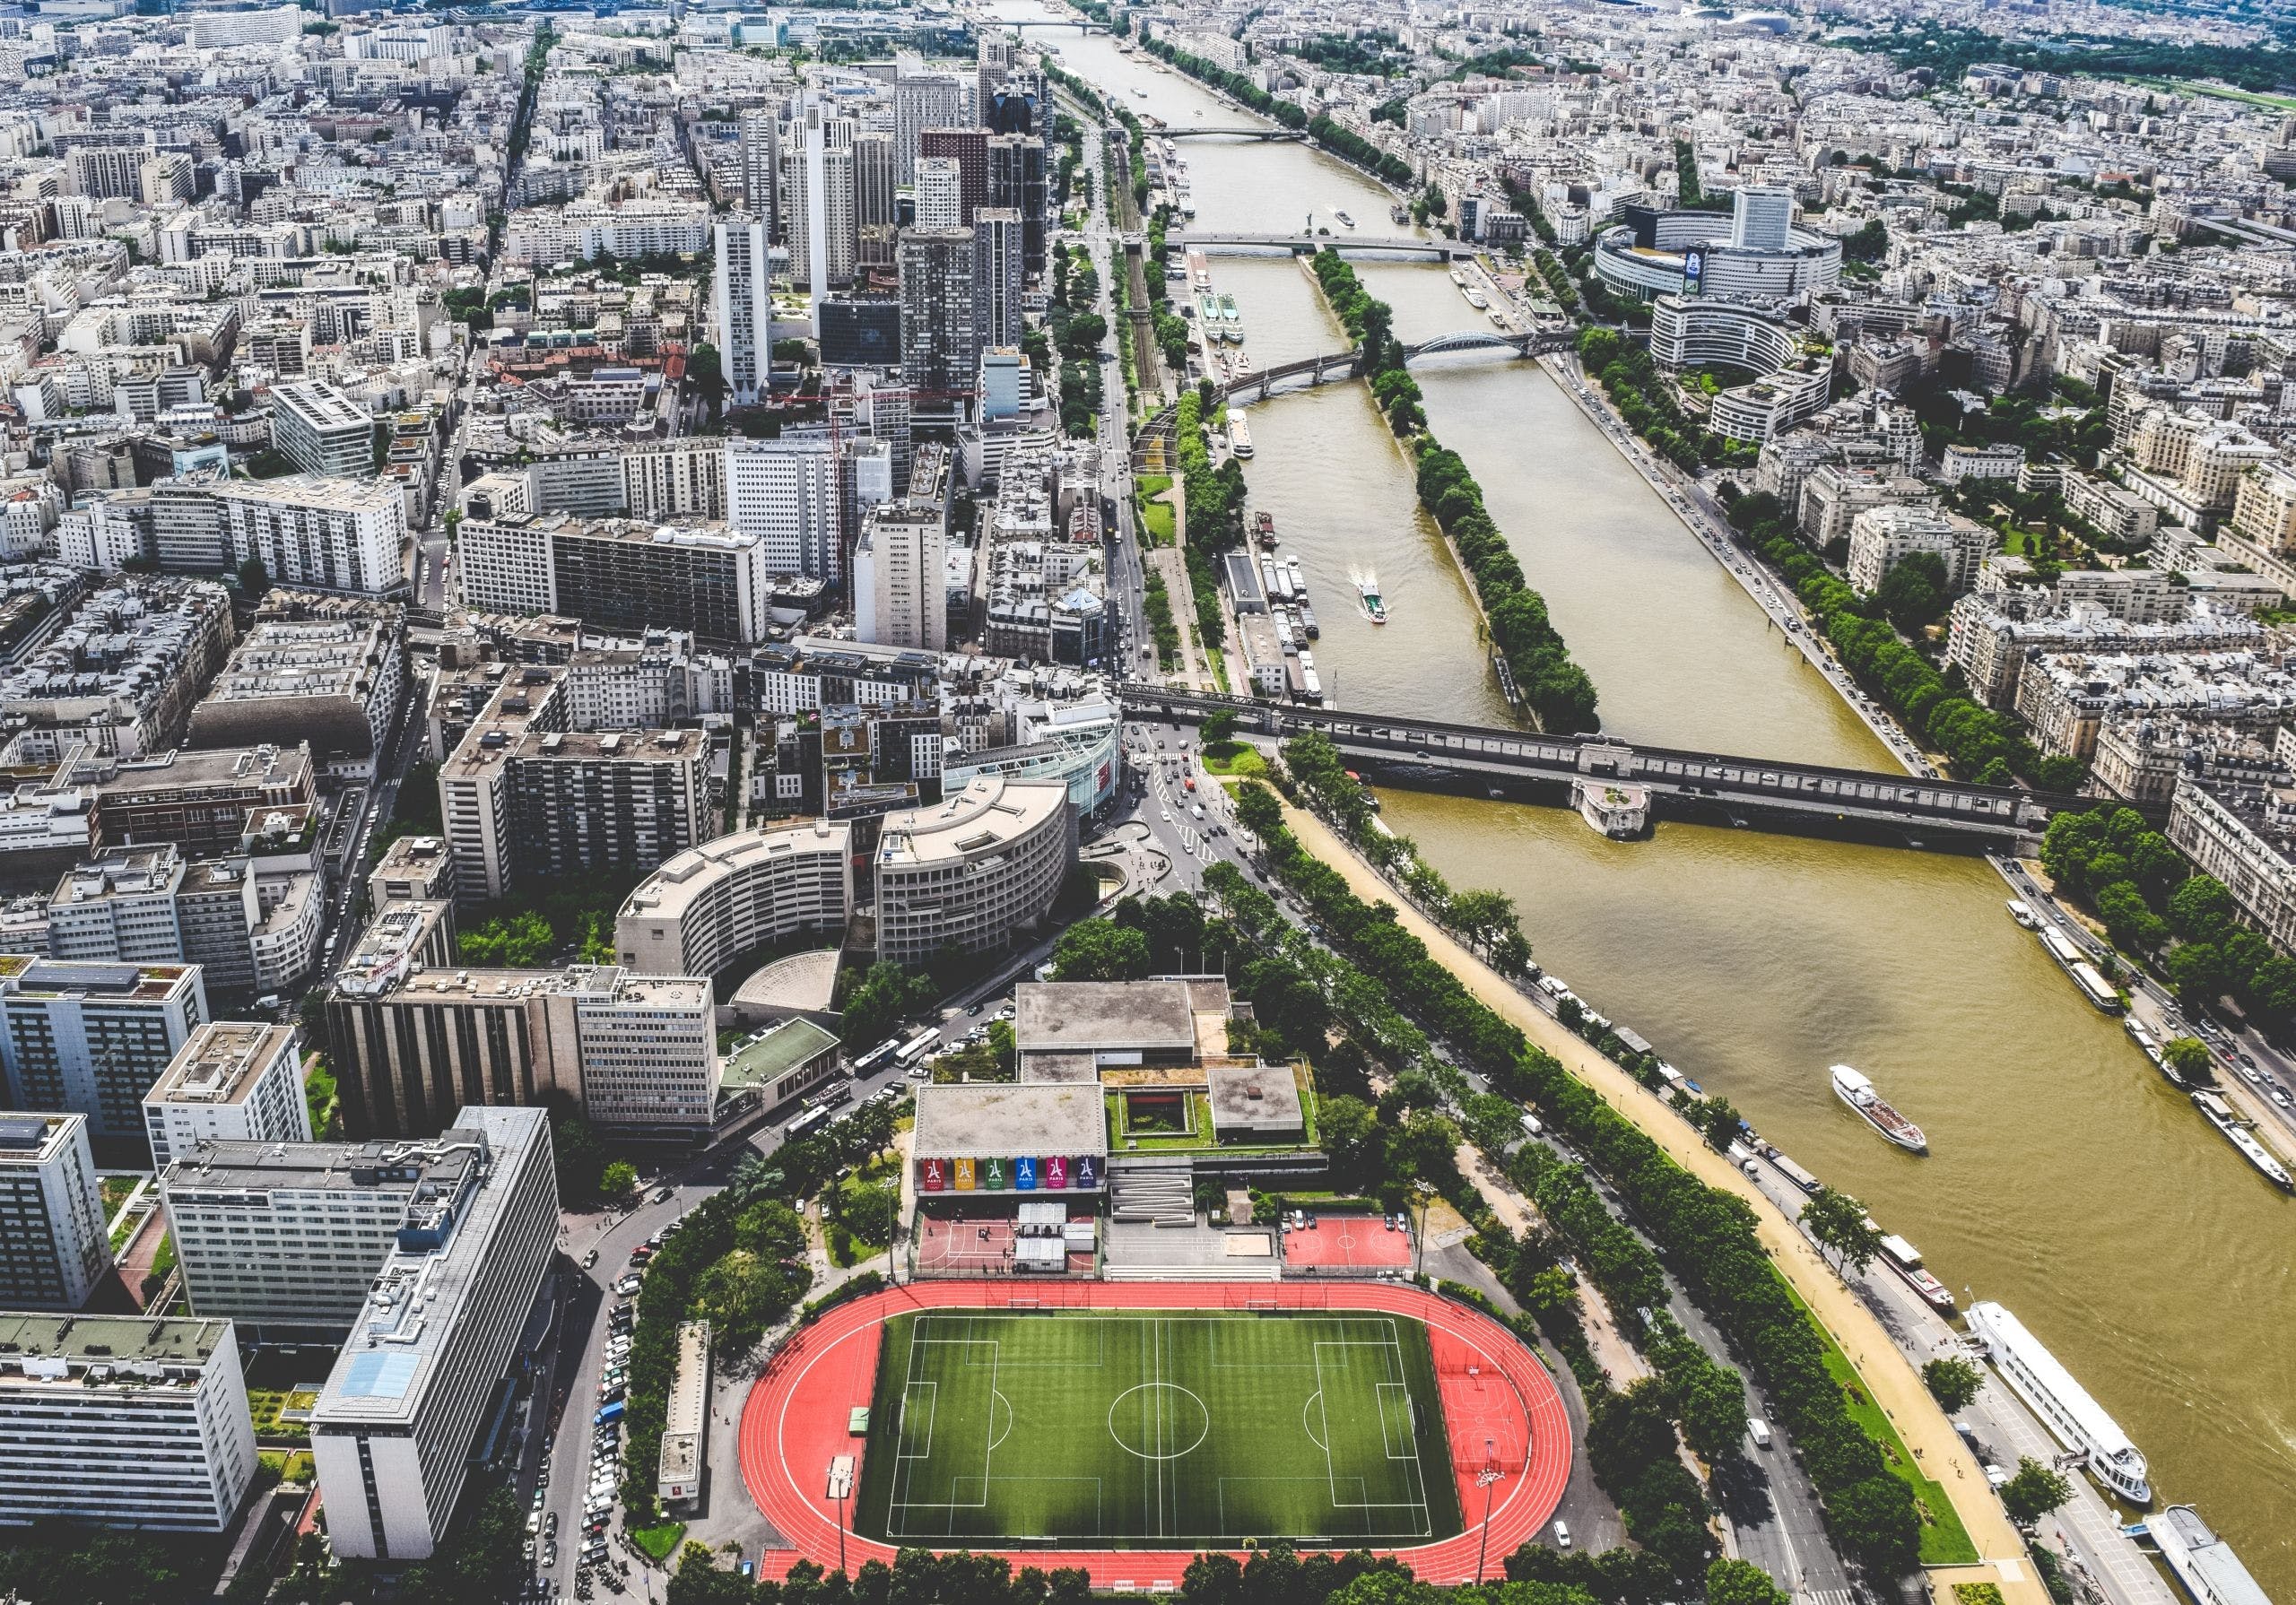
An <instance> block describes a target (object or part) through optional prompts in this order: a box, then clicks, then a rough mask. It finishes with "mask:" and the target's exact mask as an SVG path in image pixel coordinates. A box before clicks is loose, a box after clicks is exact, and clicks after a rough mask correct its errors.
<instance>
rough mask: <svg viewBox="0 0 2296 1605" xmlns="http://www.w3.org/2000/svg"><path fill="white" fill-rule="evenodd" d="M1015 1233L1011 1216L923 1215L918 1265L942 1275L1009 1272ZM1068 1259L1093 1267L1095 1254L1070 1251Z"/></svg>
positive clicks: (1084, 1267)
mask: <svg viewBox="0 0 2296 1605" xmlns="http://www.w3.org/2000/svg"><path fill="white" fill-rule="evenodd" d="M1080 1259H1081V1262H1080ZM1068 1262H1069V1264H1070V1266H1071V1267H1072V1268H1074V1269H1077V1270H1080V1271H1091V1268H1092V1256H1091V1255H1090V1254H1084V1255H1082V1256H1079V1255H1076V1254H1071V1255H1069V1256H1068ZM917 1268H918V1270H919V1271H926V1272H938V1273H940V1274H942V1275H951V1274H954V1275H961V1276H1009V1275H1011V1274H1012V1271H1013V1223H1012V1222H1011V1221H1010V1220H968V1219H964V1218H963V1217H961V1216H960V1217H957V1218H955V1219H947V1220H940V1219H934V1218H933V1217H932V1216H930V1215H920V1216H919V1217H918V1221H917Z"/></svg>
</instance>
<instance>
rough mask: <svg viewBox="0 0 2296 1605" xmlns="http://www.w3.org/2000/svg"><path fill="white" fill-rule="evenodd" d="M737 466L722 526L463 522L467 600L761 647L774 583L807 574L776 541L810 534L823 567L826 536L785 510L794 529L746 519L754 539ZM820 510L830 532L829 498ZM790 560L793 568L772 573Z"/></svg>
mask: <svg viewBox="0 0 2296 1605" xmlns="http://www.w3.org/2000/svg"><path fill="white" fill-rule="evenodd" d="M760 444H770V442H761V443H760ZM741 460H743V459H741V458H737V457H734V456H731V455H729V457H728V459H727V468H726V508H727V519H728V522H727V523H726V524H715V523H707V522H701V521H699V520H680V521H677V522H674V523H663V522H657V521H655V520H653V519H650V518H649V519H631V518H578V517H575V516H572V515H571V514H568V513H544V514H538V515H537V514H526V513H502V514H498V515H497V516H494V517H492V518H474V519H466V520H465V521H464V523H463V525H462V526H461V530H460V534H459V536H458V541H457V551H459V553H460V556H461V562H462V586H463V603H464V604H465V606H467V607H470V608H472V609H474V610H477V611H480V612H503V613H552V614H568V615H571V616H573V617H576V618H579V619H581V620H583V621H584V622H585V623H586V624H587V625H589V626H591V627H592V628H595V629H604V630H613V629H620V630H623V631H627V632H630V633H632V634H634V633H637V632H638V631H640V630H643V629H648V628H649V627H651V628H659V629H677V630H683V631H686V632H688V633H690V634H692V635H696V636H700V637H701V638H704V639H706V640H712V641H732V642H749V641H761V640H763V639H764V638H765V635H766V629H767V627H768V625H769V623H770V616H769V612H768V610H769V609H770V606H771V603H772V597H773V583H772V582H773V577H774V576H775V575H776V574H778V573H804V572H807V570H806V569H805V568H804V567H803V566H802V562H803V559H802V556H801V554H799V553H797V552H796V551H794V550H791V551H785V550H784V547H783V545H782V544H781V542H780V540H779V536H780V534H782V533H791V534H793V538H798V539H800V541H801V543H802V528H801V526H803V527H811V528H813V530H814V535H813V542H814V545H815V547H816V551H815V552H814V559H815V561H816V562H817V563H818V562H820V561H822V560H823V559H822V554H821V552H820V551H819V550H818V546H819V542H820V541H821V539H822V535H821V529H820V526H819V525H805V524H804V519H803V518H802V517H801V516H799V513H798V511H797V510H796V509H783V510H784V511H787V512H788V514H789V516H791V517H795V518H797V520H798V522H797V524H795V525H791V526H790V531H789V532H782V531H780V530H779V527H778V519H779V517H780V515H779V514H778V513H777V514H776V515H774V516H766V515H764V514H762V513H761V514H758V515H756V516H754V517H751V518H749V520H748V521H749V522H753V523H757V524H759V525H761V531H760V532H752V531H751V530H749V529H747V528H745V526H744V519H745V516H746V514H747V510H748V508H749V504H748V503H747V502H745V501H744V500H742V499H741V497H742V496H743V495H744V494H746V485H747V479H746V477H745V476H744V474H742V473H739V472H738V471H737V470H736V468H735V463H737V462H739V461H741ZM832 466H833V464H832ZM831 482H832V483H833V482H834V479H833V475H832V481H831ZM826 511H827V513H828V516H829V517H830V524H829V525H828V526H827V527H828V529H829V530H830V531H831V532H834V530H835V529H836V528H837V524H836V518H835V513H836V504H835V502H834V501H831V503H830V504H829V505H828V508H827V509H826ZM782 560H787V561H789V562H790V563H791V565H792V566H790V567H787V568H782V567H777V564H778V562H780V561H782Z"/></svg>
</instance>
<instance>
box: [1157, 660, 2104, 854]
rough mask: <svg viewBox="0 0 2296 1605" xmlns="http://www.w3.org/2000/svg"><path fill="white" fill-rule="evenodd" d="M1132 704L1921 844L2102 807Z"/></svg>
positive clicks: (1489, 776)
mask: <svg viewBox="0 0 2296 1605" xmlns="http://www.w3.org/2000/svg"><path fill="white" fill-rule="evenodd" d="M1123 698H1124V702H1125V705H1126V707H1130V708H1134V709H1136V710H1138V711H1140V712H1143V713H1146V714H1150V715H1153V716H1161V717H1164V718H1170V719H1177V720H1181V721H1185V722H1187V723H1189V724H1201V723H1202V722H1203V721H1204V718H1205V716H1207V715H1209V714H1212V713H1214V712H1219V711H1222V710H1226V711H1230V712H1232V713H1234V714H1235V715H1236V718H1237V727H1238V729H1239V730H1240V731H1244V732H1246V733H1255V734H1259V735H1268V736H1275V737H1287V736H1293V735H1298V734H1300V733H1302V732H1303V731H1309V730H1318V731H1321V732H1322V733H1324V734H1326V735H1327V736H1329V737H1330V738H1331V741H1332V744H1333V745H1334V746H1335V747H1337V748H1338V749H1339V750H1340V752H1341V753H1342V755H1344V757H1345V758H1346V759H1347V760H1348V761H1349V762H1350V763H1351V764H1352V765H1354V766H1355V767H1357V768H1361V769H1366V770H1371V771H1376V772H1377V773H1378V774H1379V775H1380V776H1382V777H1383V778H1384V779H1387V780H1388V781H1391V782H1393V783H1395V784H1398V785H1410V784H1411V783H1412V782H1413V780H1418V781H1421V782H1422V783H1424V784H1431V785H1439V784H1445V783H1448V784H1452V785H1456V784H1457V783H1459V782H1461V781H1470V782H1474V783H1476V784H1481V785H1483V786H1485V787H1486V789H1489V790H1492V791H1493V792H1495V793H1498V794H1504V795H1510V796H1512V795H1518V794H1520V793H1521V792H1522V791H1523V790H1524V789H1525V788H1526V783H1527V784H1528V785H1530V786H1533V787H1535V788H1537V789H1551V788H1552V787H1553V786H1557V785H1561V786H1566V787H1567V786H1570V785H1574V784H1575V783H1578V782H1582V781H1600V782H1612V783H1617V784H1624V785H1638V786H1641V787H1644V788H1646V789H1647V790H1648V792H1649V793H1650V794H1651V799H1652V803H1653V805H1654V806H1658V807H1662V809H1663V810H1664V811H1685V810H1687V811H1693V812H1709V813H1710V812H1714V811H1719V812H1722V813H1726V814H1727V815H1729V816H1731V817H1732V818H1734V819H1737V820H1742V821H1743V822H1744V823H1748V824H1753V823H1762V824H1765V825H1768V826H1770V827H1774V828H1779V829H1791V828H1792V827H1793V826H1795V825H1796V824H1799V825H1804V826H1818V825H1832V824H1837V823H1851V824H1858V825H1865V826H1877V827H1883V828H1886V829H1890V830H1892V831H1895V832H1900V833H1906V834H1908V835H1909V837H1910V838H1911V839H1914V840H1918V839H1920V835H1921V834H1925V833H1929V832H1939V833H1946V834H1951V835H1953V836H1957V837H1979V838H1983V839H1987V840H1988V841H1991V842H1994V843H2001V842H2006V841H2011V840H2014V839H2015V838H2018V837H2030V836H2037V835H2039V833H2040V832H2041V831H2042V830H2044V829H2047V827H2048V821H2049V819H2050V817H2051V816H2052V815H2054V814H2056V813H2057V812H2058V811H2061V810H2064V809H2085V808H2092V807H2094V806H2095V805H2096V799H2095V798H2092V797H2071V796H2061V795H2057V794H2049V793H2039V792H2028V791H2022V790H2019V789H2018V788H2016V787H2013V786H2004V785H1970V784H1969V783H1966V782H1962V781H1952V780H1929V779H1924V778H1921V777H1919V776H1908V775H1896V774H1883V773H1878V772H1875V771H1872V770H1865V769H1839V768H1829V767H1826V766H1824V765H1820V764H1805V763H1788V762H1785V761H1782V760H1780V759H1770V758H1737V757H1732V756H1729V755H1727V754H1724V753H1719V752H1691V751H1683V750H1676V749H1673V748H1666V747H1650V746H1645V745H1643V744H1641V743H1639V742H1626V741H1622V740H1620V739H1619V738H1617V737H1615V736H1608V735H1601V734H1589V735H1546V734H1541V733H1534V732H1530V731H1523V730H1495V729H1491V728H1488V727H1485V726H1482V725H1474V724H1448V723H1445V722H1443V721H1440V720H1433V719H1387V718H1381V717H1379V716H1377V715H1373V714H1366V713H1353V712H1349V711H1347V710H1344V709H1339V708H1327V707H1294V706H1288V705H1281V704H1274V703H1266V702H1255V701H1251V700H1249V699H1247V698H1234V697H1221V696H1213V695H1210V694H1206V693H1200V692H1194V691H1179V690H1170V689H1169V688H1166V687H1162V686H1156V685H1147V684H1130V685H1126V687H1125V688H1124V692H1123Z"/></svg>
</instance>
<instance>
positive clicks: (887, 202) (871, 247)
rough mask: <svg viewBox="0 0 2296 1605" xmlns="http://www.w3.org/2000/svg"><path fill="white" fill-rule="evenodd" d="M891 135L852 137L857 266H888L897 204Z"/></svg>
mask: <svg viewBox="0 0 2296 1605" xmlns="http://www.w3.org/2000/svg"><path fill="white" fill-rule="evenodd" d="M896 187H897V186H896V184H895V182H894V178H893V136H892V135H891V134H882V133H874V132H872V133H866V134H855V135H854V136H853V231H854V239H855V243H854V252H853V262H854V265H855V266H856V267H857V268H861V267H891V266H892V265H893V262H894V255H895V252H894V238H893V237H894V234H895V231H896V230H898V228H899V226H900V202H899V200H898V199H897V197H896V195H895V194H894V191H895V189H896Z"/></svg>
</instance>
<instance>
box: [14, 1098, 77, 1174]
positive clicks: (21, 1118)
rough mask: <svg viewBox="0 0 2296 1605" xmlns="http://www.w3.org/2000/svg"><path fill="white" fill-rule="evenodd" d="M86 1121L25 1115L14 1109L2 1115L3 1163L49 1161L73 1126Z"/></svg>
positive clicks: (68, 1117)
mask: <svg viewBox="0 0 2296 1605" xmlns="http://www.w3.org/2000/svg"><path fill="white" fill-rule="evenodd" d="M84 1118H85V1116H83V1115H22V1114H18V1113H16V1112H15V1111H13V1110H9V1111H7V1112H5V1113H0V1163H7V1162H9V1161H15V1162H17V1163H22V1161H24V1160H27V1159H30V1160H40V1159H45V1158H48V1155H49V1154H50V1153H52V1152H54V1151H55V1148H56V1144H57V1142H58V1141H61V1140H62V1139H63V1137H64V1136H65V1133H66V1132H69V1131H70V1130H71V1129H72V1123H73V1122H74V1120H80V1119H84Z"/></svg>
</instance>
